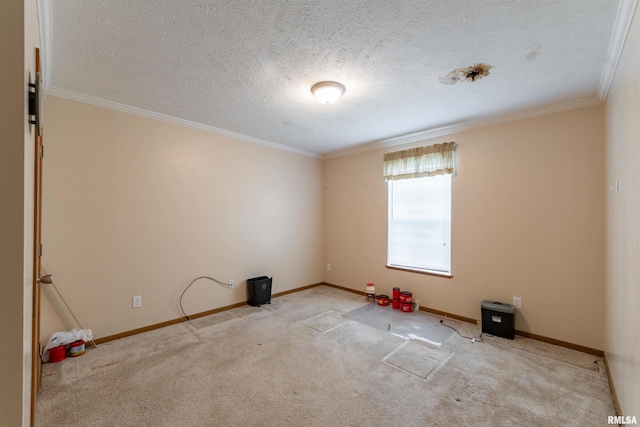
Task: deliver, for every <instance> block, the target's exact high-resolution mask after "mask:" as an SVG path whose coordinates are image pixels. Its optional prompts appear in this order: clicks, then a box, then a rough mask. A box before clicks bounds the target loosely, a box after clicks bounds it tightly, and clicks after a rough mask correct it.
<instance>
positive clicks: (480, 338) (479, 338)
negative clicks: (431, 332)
mask: <svg viewBox="0 0 640 427" xmlns="http://www.w3.org/2000/svg"><path fill="white" fill-rule="evenodd" d="M440 324H441V325H442V326H446V327H447V328H451V329H453V330H454V331H456V332H457V333H458V335H460V336H461V337H462V338H465V339H468V340H471V342H476V341H477V342H482V341H483V340H482V336H483V335H484V332H483V333H481V334H480V336H479V337H478V338H473V337H465V336H464V335H462V334H461V333H460V331H459V330H457V329H456V328H454V327H453V326H449V325H447V324H446V323H444V320H442V319H440Z"/></svg>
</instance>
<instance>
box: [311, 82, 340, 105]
mask: <svg viewBox="0 0 640 427" xmlns="http://www.w3.org/2000/svg"><path fill="white" fill-rule="evenodd" d="M344 91H345V88H344V86H343V85H341V84H340V83H338V82H319V83H316V84H314V85H313V86H311V93H313V94H314V95H315V97H316V99H317V100H318V101H319V102H320V103H321V104H333V103H334V102H336V101H337V100H338V98H340V97H341V96H342V94H343V93H344Z"/></svg>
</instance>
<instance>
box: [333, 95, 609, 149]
mask: <svg viewBox="0 0 640 427" xmlns="http://www.w3.org/2000/svg"><path fill="white" fill-rule="evenodd" d="M598 104H602V100H601V99H600V98H599V97H597V96H594V97H591V98H584V99H579V100H576V101H570V102H565V103H562V104H556V105H552V106H549V107H542V108H536V109H533V110H526V111H521V112H518V113H512V114H504V115H502V116H498V117H491V118H487V119H480V120H472V121H468V122H462V123H456V124H452V125H446V126H440V127H436V128H433V129H428V130H424V131H420V132H415V133H411V134H407V135H401V136H397V137H394V138H388V139H383V140H380V141H374V142H370V143H367V144H362V145H359V146H357V147H354V148H347V149H346V150H338V151H334V152H331V153H328V154H325V155H324V156H323V157H322V158H323V159H334V158H337V157H344V156H349V155H352V154H358V153H364V152H366V151H372V150H378V149H384V148H389V147H395V146H397V145H403V144H410V143H413V142H419V141H424V140H426V139H430V138H437V137H439V136H445V135H451V134H453V133H459V132H464V131H469V130H473V129H480V128H485V127H489V126H496V125H502V124H506V123H510V122H516V121H519V120H525V119H531V118H534V117H540V116H546V115H549V114H555V113H561V112H563V111H569V110H575V109H578V108H585V107H590V106H593V105H598Z"/></svg>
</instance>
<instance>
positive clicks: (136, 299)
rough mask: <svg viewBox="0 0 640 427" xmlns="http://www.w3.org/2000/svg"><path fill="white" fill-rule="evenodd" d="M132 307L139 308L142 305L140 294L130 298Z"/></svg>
mask: <svg viewBox="0 0 640 427" xmlns="http://www.w3.org/2000/svg"><path fill="white" fill-rule="evenodd" d="M131 300H132V301H131V305H132V308H140V307H142V296H141V295H138V296H135V297H133V298H132V299H131Z"/></svg>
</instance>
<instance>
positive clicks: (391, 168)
mask: <svg viewBox="0 0 640 427" xmlns="http://www.w3.org/2000/svg"><path fill="white" fill-rule="evenodd" d="M455 145H456V143H455V142H444V143H442V144H434V145H428V146H426V147H417V148H410V149H408V150H402V151H394V152H393V153H386V154H385V155H384V180H385V181H391V180H397V179H409V178H422V177H425V176H434V175H447V174H453V171H454V157H453V149H454V146H455Z"/></svg>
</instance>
